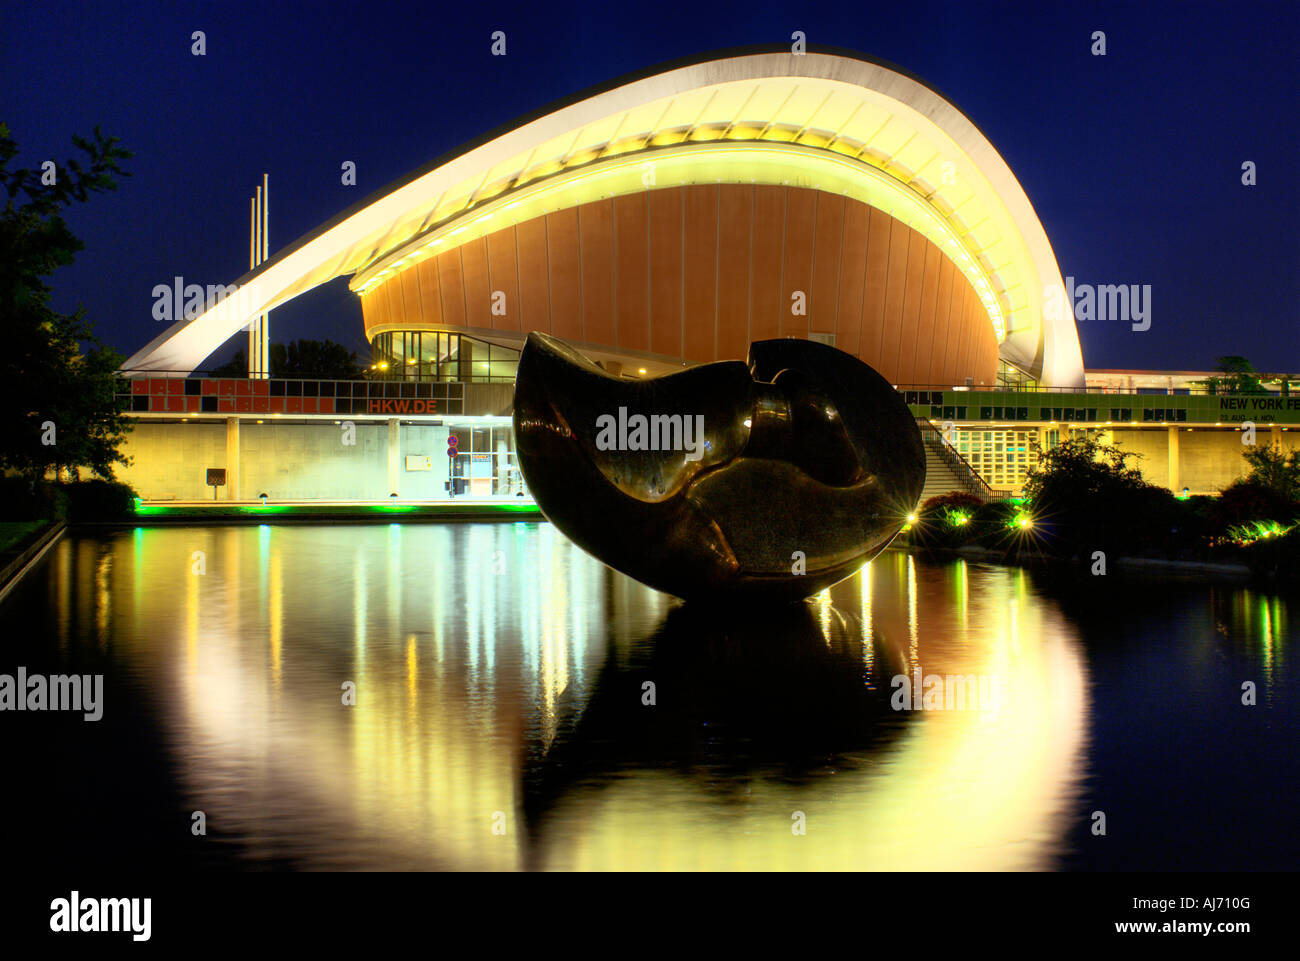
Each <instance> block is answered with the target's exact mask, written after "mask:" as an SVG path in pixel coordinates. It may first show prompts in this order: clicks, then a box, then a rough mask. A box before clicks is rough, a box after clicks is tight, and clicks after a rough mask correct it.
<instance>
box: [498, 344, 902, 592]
mask: <svg viewBox="0 0 1300 961" xmlns="http://www.w3.org/2000/svg"><path fill="white" fill-rule="evenodd" d="M514 426H515V443H516V445H517V448H518V453H519V465H520V468H521V469H522V471H523V475H524V480H525V481H526V482H527V484H528V488H529V490H530V491H531V492H532V495H533V497H534V498H535V499H536V500H537V503H538V506H540V507H541V509H542V512H543V513H544V514H545V515H546V516H547V518H548V519H549V520H550V521H551V522H552V523H553V524H555V526H556V527H558V528H559V529H560V530H561V531H563V532H564V534H565V535H566V536H568V537H569V539H571V540H572V541H573V542H574V543H576V544H577V545H578V546H579V547H581V548H582V549H583V550H585V551H587V552H588V553H590V554H592V555H594V556H595V557H597V558H598V559H600V560H601V561H603V562H605V563H606V564H608V565H609V566H610V567H614V568H616V569H618V570H620V571H622V572H623V573H625V574H628V575H629V576H631V577H634V578H636V579H637V580H639V581H642V582H643V583H645V584H648V585H650V586H651V587H654V588H656V589H658V590H661V591H665V592H667V593H669V594H675V595H677V596H678V597H681V598H685V599H687V600H696V599H699V600H705V599H730V598H736V597H740V598H749V599H758V600H764V601H793V600H797V599H799V598H802V597H807V596H809V595H811V594H815V593H817V592H818V591H820V590H822V589H823V588H826V587H829V586H830V585H831V584H834V583H836V582H837V581H840V580H843V579H844V578H845V577H848V576H849V575H850V574H852V573H853V572H854V571H856V570H857V569H858V568H860V567H861V566H862V565H863V564H864V563H866V562H867V561H868V560H870V559H871V558H872V557H874V556H875V555H876V554H878V553H879V552H880V551H881V550H883V549H884V548H885V546H886V545H888V544H889V542H890V540H892V539H893V537H894V535H896V534H897V533H898V531H899V530H900V529H901V527H902V525H903V523H904V521H905V518H906V516H907V514H908V513H909V512H910V511H911V510H912V508H913V507H914V506H915V504H916V501H917V498H918V497H919V496H920V493H921V488H922V486H923V485H924V483H925V449H924V447H923V445H922V442H921V433H920V430H919V429H918V428H917V425H916V420H915V418H914V417H913V415H912V413H911V411H910V410H908V408H907V405H906V404H905V403H904V402H903V399H902V398H901V397H900V396H899V395H898V392H897V391H895V390H894V389H893V388H892V387H891V386H890V385H889V383H887V382H886V381H885V379H884V378H883V377H881V376H880V375H879V374H877V373H876V372H875V371H874V370H872V369H871V368H870V367H868V366H867V365H866V364H864V363H862V362H861V361H860V360H858V359H857V358H855V357H852V356H850V355H849V354H846V353H844V352H843V351H839V350H836V349H835V348H833V347H828V346H826V345H824V344H819V343H816V342H813V341H807V340H794V339H785V340H764V341H759V342H756V343H754V344H751V345H750V348H749V361H748V364H744V363H741V362H740V361H722V362H719V363H713V364H704V365H701V366H699V367H691V368H687V369H686V370H683V371H681V372H679V373H674V374H669V375H666V376H663V377H657V378H653V379H649V380H621V379H619V378H616V377H613V376H611V375H610V374H608V373H606V372H605V371H604V370H602V369H601V368H599V367H597V366H596V365H595V364H593V363H591V362H590V361H589V360H587V359H586V358H585V357H583V356H582V355H581V354H579V353H578V352H577V351H576V350H574V349H573V348H571V347H569V346H568V345H567V344H566V343H564V342H563V341H561V340H558V339H557V338H554V337H550V336H548V335H546V334H540V333H536V332H534V333H531V334H529V335H528V342H527V343H526V344H525V345H524V349H523V352H522V354H521V356H520V358H519V369H518V373H517V374H516V377H515V401H514Z"/></svg>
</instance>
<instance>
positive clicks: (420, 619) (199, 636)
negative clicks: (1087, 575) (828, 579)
mask: <svg viewBox="0 0 1300 961" xmlns="http://www.w3.org/2000/svg"><path fill="white" fill-rule="evenodd" d="M0 617H3V623H4V625H5V634H6V635H7V641H6V647H7V650H6V652H5V655H4V657H3V659H0V673H7V674H13V673H14V672H15V670H16V668H17V667H18V666H19V665H24V666H25V667H26V669H27V671H28V672H29V673H33V672H37V671H42V670H43V671H46V672H47V673H50V674H55V673H70V672H74V671H75V672H78V673H103V674H104V675H105V686H106V693H105V698H104V717H103V720H101V721H99V722H97V723H88V722H85V721H83V720H81V718H80V716H79V715H78V716H67V715H64V716H53V715H50V714H45V715H42V714H39V713H30V712H28V713H15V714H11V715H8V716H5V717H0V723H4V724H6V726H8V727H9V729H10V731H11V732H12V733H13V734H14V735H15V737H14V738H13V739H12V740H11V754H12V757H13V759H14V762H15V763H16V764H18V765H19V766H20V769H21V770H23V772H24V775H25V778H26V783H27V784H28V785H29V790H27V791H25V792H17V793H15V792H5V793H6V800H5V802H4V804H5V805H6V807H7V810H8V815H9V818H10V820H9V823H10V824H20V825H24V827H23V829H22V830H21V831H19V832H17V833H21V834H22V838H21V839H19V843H20V844H27V845H30V846H32V848H37V847H41V848H42V849H44V850H48V851H57V852H61V853H62V854H63V855H64V856H67V857H70V858H73V859H78V860H84V861H88V862H91V863H98V862H101V861H102V862H112V861H114V860H120V859H121V858H125V857H129V858H132V859H134V860H135V861H136V862H137V863H146V864H147V863H155V862H156V863H159V864H168V865H177V866H197V867H217V866H234V867H237V868H251V869H305V870H330V869H345V870H351V869H383V868H394V869H416V870H419V869H487V870H571V869H578V870H609V869H613V870H623V869H650V870H660V869H663V870H679V869H685V870H694V869H705V870H714V869H722V870H769V869H777V870H782V869H795V870H820V869H833V870H845V869H847V870H859V869H866V870H893V869H899V870H930V869H943V870H966V869H978V870H1025V869H1061V868H1065V869H1088V868H1103V869H1108V868H1137V869H1162V868H1240V867H1283V866H1286V867H1292V866H1293V865H1294V863H1295V858H1296V854H1297V852H1298V850H1300V845H1298V843H1297V828H1296V819H1295V818H1294V815H1293V810H1294V808H1293V798H1294V792H1295V789H1296V787H1297V785H1298V783H1300V758H1298V756H1297V755H1298V752H1297V750H1296V744H1297V743H1298V742H1300V738H1298V737H1297V735H1298V734H1300V723H1298V720H1297V711H1296V697H1297V688H1298V685H1297V675H1296V671H1295V668H1294V666H1293V664H1292V657H1293V655H1294V652H1295V649H1296V640H1297V637H1296V629H1295V627H1294V626H1293V624H1292V622H1291V620H1290V618H1289V614H1288V603H1287V600H1286V599H1284V598H1281V597H1276V596H1271V595H1265V594H1260V593H1257V592H1253V591H1250V590H1246V589H1244V588H1238V587H1222V586H1213V585H1206V584H1173V583H1162V582H1159V581H1146V582H1134V581H1121V580H1119V579H1114V578H1112V579H1110V580H1107V579H1105V578H1092V579H1080V578H1077V577H1074V576H1073V575H1071V576H1053V575H1048V574H1043V573H1039V572H1027V571H1024V570H1019V569H1015V568H1004V567H997V566H992V565H986V564H978V563H970V562H967V561H960V560H958V561H948V562H932V561H925V560H922V559H920V558H917V557H913V556H909V555H907V554H905V553H901V552H894V551H889V552H886V553H885V554H883V555H881V556H880V557H878V558H876V559H875V560H874V561H872V562H871V564H870V565H868V566H867V567H865V568H863V569H862V570H861V571H860V572H859V573H858V574H857V575H855V576H854V577H852V578H850V579H849V580H847V581H844V582H842V583H841V584H839V585H837V586H835V587H834V588H832V589H831V590H829V591H826V592H824V593H822V594H821V595H818V596H817V597H816V598H815V599H813V600H812V601H811V602H809V603H807V604H805V605H803V606H800V607H796V608H794V609H791V610H788V611H784V612H780V613H777V614H772V613H770V612H769V613H761V612H755V611H730V612H726V613H722V612H717V611H708V610H695V609H693V608H690V607H686V606H683V605H682V604H680V602H677V601H675V600H673V599H672V598H669V597H667V596H665V595H662V594H658V593H656V592H655V591H653V590H650V589H649V588H646V587H643V586H642V585H640V584H638V583H637V582H635V581H632V580H629V579H628V578H626V577H624V576H622V575H621V574H618V573H616V572H614V571H611V570H609V569H607V568H605V567H604V566H603V565H601V564H600V563H598V562H597V561H595V560H593V559H592V558H590V557H588V556H587V555H585V554H583V553H582V552H581V551H579V550H578V549H577V548H575V547H573V546H572V545H571V544H570V543H569V542H568V541H567V540H565V538H564V537H563V536H562V535H560V534H559V533H557V532H556V531H555V530H554V529H553V528H552V527H550V526H549V525H548V524H545V523H542V524H538V523H483V524H406V525H401V524H392V525H335V526H275V525H270V526H262V527H256V526H230V527H157V528H136V529H132V530H123V531H114V532H106V533H98V532H95V533H87V532H74V533H70V534H69V535H66V536H65V537H64V538H63V539H62V540H61V541H60V542H59V543H58V544H57V545H56V547H55V548H54V549H53V550H51V551H50V552H49V553H48V554H47V555H46V558H45V560H44V561H43V562H42V565H41V566H40V567H39V568H38V569H36V570H34V571H33V572H31V573H30V574H29V575H28V577H27V578H26V579H25V580H24V582H23V583H22V584H20V585H19V587H18V589H16V590H15V591H14V592H13V593H12V594H11V595H10V597H9V598H7V599H6V600H5V602H4V604H3V607H0ZM902 677H906V678H907V686H906V687H904V686H903V683H902V682H901V681H900V680H898V679H899V678H902ZM932 682H933V683H932ZM1247 682H1249V683H1251V684H1253V685H1254V690H1255V700H1256V703H1255V704H1254V705H1253V706H1248V705H1245V704H1243V703H1242V701H1243V690H1242V685H1243V684H1244V683H1247ZM954 689H955V690H956V692H957V699H954V697H953V696H952V695H953V691H954ZM923 692H929V693H930V694H932V695H934V696H933V697H929V698H923V696H922V694H923ZM945 695H946V700H945ZM904 700H905V705H903V706H906V707H907V708H908V709H906V710H897V709H896V708H897V707H899V706H900V701H904ZM7 740H9V739H7ZM195 812H202V820H203V822H204V825H205V830H206V833H205V834H196V833H195V830H194V824H195V823H196V819H195ZM1098 812H1099V813H1101V814H1102V815H1103V817H1104V823H1105V834H1104V835H1103V834H1100V833H1096V832H1097V825H1098V824H1099V823H1100V822H1099V820H1098V818H1097V813H1098ZM74 827H75V831H74V830H73V828H74ZM69 832H72V833H71V835H69Z"/></svg>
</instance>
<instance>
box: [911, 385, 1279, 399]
mask: <svg viewBox="0 0 1300 961" xmlns="http://www.w3.org/2000/svg"><path fill="white" fill-rule="evenodd" d="M894 389H895V390H897V391H898V392H899V393H903V392H905V391H929V392H941V393H953V392H956V393H972V394H973V393H981V392H982V393H986V394H1131V395H1133V396H1139V395H1140V396H1146V397H1163V396H1167V397H1291V396H1293V394H1292V393H1290V392H1288V391H1286V390H1269V389H1267V388H1265V389H1264V390H1256V391H1240V390H1229V389H1227V388H1219V389H1217V390H1212V389H1210V388H1208V387H1205V386H1201V385H1197V386H1187V387H1044V386H1042V385H1039V384H971V385H969V386H963V385H961V384H895V385H894Z"/></svg>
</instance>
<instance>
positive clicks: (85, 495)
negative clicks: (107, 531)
mask: <svg viewBox="0 0 1300 961" xmlns="http://www.w3.org/2000/svg"><path fill="white" fill-rule="evenodd" d="M61 486H62V492H63V493H64V494H65V495H66V498H67V505H68V509H67V518H68V520H70V521H115V520H125V519H127V518H129V517H131V516H132V515H133V514H134V513H135V499H136V493H135V490H134V488H132V487H131V486H130V485H129V484H123V483H122V482H121V481H107V480H98V479H96V480H84V481H75V482H73V483H70V484H63V485H61Z"/></svg>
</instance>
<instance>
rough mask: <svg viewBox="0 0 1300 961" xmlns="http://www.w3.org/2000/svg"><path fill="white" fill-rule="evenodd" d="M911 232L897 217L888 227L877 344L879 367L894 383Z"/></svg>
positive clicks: (899, 346) (886, 378) (900, 344)
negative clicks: (882, 328)
mask: <svg viewBox="0 0 1300 961" xmlns="http://www.w3.org/2000/svg"><path fill="white" fill-rule="evenodd" d="M914 233H915V232H914V231H913V230H912V228H911V227H909V226H907V224H905V223H903V222H902V221H901V220H895V221H894V222H893V223H892V224H890V228H889V275H888V279H887V280H886V281H885V332H884V336H883V337H882V338H881V343H880V367H879V368H877V369H878V370H879V371H880V373H881V374H882V375H883V376H884V378H885V380H887V381H889V382H890V383H891V384H897V383H898V375H899V363H898V355H899V353H900V352H901V350H902V344H903V302H904V300H905V299H906V296H907V272H908V263H907V254H908V251H909V250H910V249H911V246H912V236H913V234H914Z"/></svg>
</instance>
